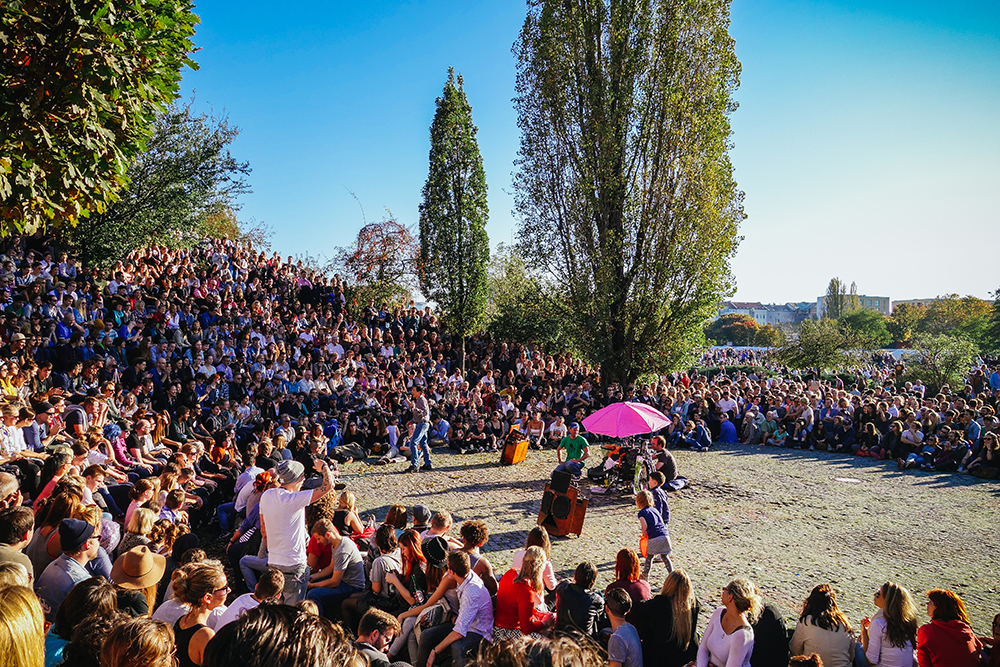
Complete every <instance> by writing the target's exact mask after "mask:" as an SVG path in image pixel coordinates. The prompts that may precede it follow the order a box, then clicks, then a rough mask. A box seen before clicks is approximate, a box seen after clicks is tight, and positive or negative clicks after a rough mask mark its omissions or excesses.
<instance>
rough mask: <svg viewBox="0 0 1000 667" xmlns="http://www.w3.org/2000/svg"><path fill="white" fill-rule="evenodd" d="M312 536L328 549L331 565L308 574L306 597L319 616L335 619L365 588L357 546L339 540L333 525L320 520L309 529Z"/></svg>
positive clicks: (344, 540) (362, 563) (340, 538)
mask: <svg viewBox="0 0 1000 667" xmlns="http://www.w3.org/2000/svg"><path fill="white" fill-rule="evenodd" d="M312 534H313V537H314V538H316V539H317V540H318V541H319V542H320V543H321V544H325V545H327V546H329V547H330V549H331V554H330V563H329V565H327V566H326V567H325V568H324V569H322V570H319V571H318V572H314V573H312V574H310V575H309V583H308V584H307V590H308V592H307V593H306V598H307V599H309V600H312V601H313V602H315V603H316V605H317V606H318V607H319V613H320V614H321V615H326V616H327V617H331V616H332V617H338V616H339V613H340V606H341V603H342V602H343V601H344V600H346V599H347V598H349V597H350V596H351V595H354V594H355V593H360V592H362V591H363V590H364V589H365V584H366V580H365V568H364V561H363V559H362V556H361V552H360V551H359V550H358V547H357V545H356V544H355V543H354V542H353V541H352V540H350V539H348V538H346V537H341V535H340V533H338V532H337V529H336V528H334V526H333V522H332V521H330V520H329V519H320V520H319V521H317V522H316V524H315V525H314V526H313V529H312Z"/></svg>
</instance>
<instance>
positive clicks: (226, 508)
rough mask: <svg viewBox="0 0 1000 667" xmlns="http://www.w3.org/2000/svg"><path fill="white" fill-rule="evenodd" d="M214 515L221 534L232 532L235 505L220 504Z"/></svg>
mask: <svg viewBox="0 0 1000 667" xmlns="http://www.w3.org/2000/svg"><path fill="white" fill-rule="evenodd" d="M215 515H216V516H217V517H218V518H219V529H220V530H221V531H222V532H223V533H231V532H233V517H234V516H236V503H222V504H221V505H219V506H218V507H216V508H215Z"/></svg>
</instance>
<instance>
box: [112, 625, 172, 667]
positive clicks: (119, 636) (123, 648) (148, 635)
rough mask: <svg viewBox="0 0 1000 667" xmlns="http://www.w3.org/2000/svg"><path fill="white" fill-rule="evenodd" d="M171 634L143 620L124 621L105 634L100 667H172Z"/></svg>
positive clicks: (164, 628)
mask: <svg viewBox="0 0 1000 667" xmlns="http://www.w3.org/2000/svg"><path fill="white" fill-rule="evenodd" d="M173 665H174V631H173V630H172V629H171V628H170V626H169V625H167V624H166V623H162V622H160V621H153V620H150V619H146V618H135V619H132V620H129V621H125V622H124V623H122V624H121V625H118V626H117V627H115V628H114V629H113V630H111V632H109V633H108V634H107V636H106V637H105V639H104V644H103V646H102V648H101V667H173Z"/></svg>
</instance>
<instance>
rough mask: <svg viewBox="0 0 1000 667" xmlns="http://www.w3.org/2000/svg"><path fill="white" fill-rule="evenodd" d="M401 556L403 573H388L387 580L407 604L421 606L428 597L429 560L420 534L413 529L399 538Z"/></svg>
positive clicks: (405, 531)
mask: <svg viewBox="0 0 1000 667" xmlns="http://www.w3.org/2000/svg"><path fill="white" fill-rule="evenodd" d="M399 556H400V559H401V560H402V561H403V571H402V572H400V573H399V574H396V573H395V572H387V573H386V575H385V580H386V582H387V583H389V584H391V585H392V586H393V587H394V588H395V589H396V591H397V592H398V593H399V595H400V596H401V597H402V598H403V599H404V600H406V602H407V604H409V605H411V606H412V605H415V604H420V603H421V602H423V601H424V600H425V599H426V596H427V559H426V558H425V557H424V554H423V551H422V550H421V548H420V533H418V532H417V531H415V530H413V529H412V528H411V529H410V530H404V531H403V534H402V535H400V536H399ZM418 594H419V598H418Z"/></svg>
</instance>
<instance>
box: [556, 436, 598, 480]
mask: <svg viewBox="0 0 1000 667" xmlns="http://www.w3.org/2000/svg"><path fill="white" fill-rule="evenodd" d="M564 449H565V450H566V460H565V461H563V457H562V452H563V450H564ZM589 456H590V443H589V442H587V439H586V438H584V437H583V436H582V435H580V425H579V424H578V423H577V422H573V423H572V424H570V425H569V433H567V434H566V436H565V437H564V438H563V439H562V440H560V441H559V445H558V446H557V447H556V458H557V459H558V460H559V465H558V466H556V472H568V473H569V474H571V475H573V477H579V476H580V473H581V472H583V465H584V464H583V462H584V461H586V460H587V457H589Z"/></svg>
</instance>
